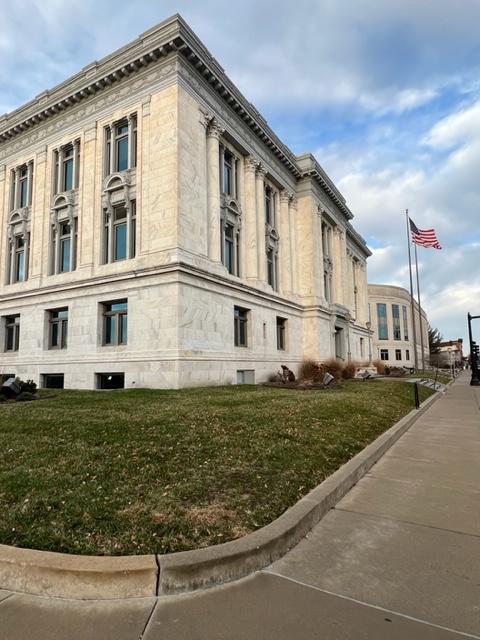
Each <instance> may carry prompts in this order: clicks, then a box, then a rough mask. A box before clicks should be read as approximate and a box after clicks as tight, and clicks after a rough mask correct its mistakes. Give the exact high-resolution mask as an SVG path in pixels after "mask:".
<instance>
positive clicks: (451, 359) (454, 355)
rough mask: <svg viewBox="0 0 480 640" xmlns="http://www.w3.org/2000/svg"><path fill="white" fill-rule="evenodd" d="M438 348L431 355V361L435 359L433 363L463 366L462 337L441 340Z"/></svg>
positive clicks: (445, 365) (446, 365) (456, 366)
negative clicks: (437, 350)
mask: <svg viewBox="0 0 480 640" xmlns="http://www.w3.org/2000/svg"><path fill="white" fill-rule="evenodd" d="M439 348H440V352H439V353H438V354H433V355H432V356H431V359H432V361H433V360H435V364H438V365H439V366H444V367H450V366H453V367H455V368H456V369H458V368H459V367H462V366H463V361H464V356H463V338H458V339H457V340H448V341H447V342H441V343H440V345H439ZM432 364H433V362H432Z"/></svg>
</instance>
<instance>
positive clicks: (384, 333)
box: [377, 302, 388, 340]
mask: <svg viewBox="0 0 480 640" xmlns="http://www.w3.org/2000/svg"><path fill="white" fill-rule="evenodd" d="M377 320H378V339H379V340H388V324H387V305H386V304H384V303H383V302H379V303H377Z"/></svg>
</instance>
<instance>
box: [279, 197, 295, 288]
mask: <svg viewBox="0 0 480 640" xmlns="http://www.w3.org/2000/svg"><path fill="white" fill-rule="evenodd" d="M291 198H292V194H291V193H289V192H288V191H286V190H285V189H284V190H283V191H281V192H280V250H279V256H278V259H279V260H280V274H281V276H280V288H279V290H280V292H281V293H282V294H284V295H291V294H292V292H293V286H292V253H291V251H292V247H291V232H290V200H291Z"/></svg>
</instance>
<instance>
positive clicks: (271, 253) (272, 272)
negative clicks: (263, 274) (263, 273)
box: [267, 247, 278, 290]
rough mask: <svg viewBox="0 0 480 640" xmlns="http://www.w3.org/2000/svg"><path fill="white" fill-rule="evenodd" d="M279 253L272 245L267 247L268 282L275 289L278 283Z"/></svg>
mask: <svg viewBox="0 0 480 640" xmlns="http://www.w3.org/2000/svg"><path fill="white" fill-rule="evenodd" d="M277 271H278V270H277V254H276V253H275V250H274V249H273V248H272V247H268V249H267V282H268V284H269V285H270V286H271V287H272V288H273V289H275V290H277V288H278V287H277V285H278V273H277Z"/></svg>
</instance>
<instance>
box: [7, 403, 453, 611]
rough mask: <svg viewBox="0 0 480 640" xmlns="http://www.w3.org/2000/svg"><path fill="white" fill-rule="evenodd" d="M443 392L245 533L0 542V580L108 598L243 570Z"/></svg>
mask: <svg viewBox="0 0 480 640" xmlns="http://www.w3.org/2000/svg"><path fill="white" fill-rule="evenodd" d="M440 396H441V394H440V393H436V394H435V395H433V396H431V397H430V398H428V399H427V400H426V401H425V402H424V403H423V404H422V406H421V407H420V409H418V410H413V411H411V412H410V413H409V414H408V415H407V416H405V417H404V418H403V419H402V420H400V422H398V423H397V424H396V425H394V426H393V427H391V428H390V429H389V430H388V431H386V432H385V433H383V434H382V435H381V436H380V437H378V438H377V439H376V440H375V441H374V442H372V443H371V444H370V445H368V446H367V447H366V448H365V449H364V450H363V451H361V452H360V453H359V454H357V455H356V456H355V457H354V458H352V460H350V461H349V462H347V463H346V464H345V465H343V466H342V467H341V468H340V469H338V471H336V472H335V473H334V474H333V475H331V476H330V477H329V478H327V479H326V480H325V481H324V482H322V484H320V485H319V486H318V487H316V488H315V489H313V490H312V491H311V492H310V493H309V494H308V495H307V496H305V497H304V498H302V499H301V500H300V501H299V502H297V504H295V505H293V506H292V507H291V508H290V509H288V510H287V511H286V512H285V513H284V514H282V515H281V516H280V517H279V518H277V519H276V520H275V521H274V522H272V523H271V524H269V525H267V526H266V527H263V528H262V529H259V530H258V531H255V532H254V533H251V534H249V535H247V536H245V537H244V538H240V539H239V540H234V541H232V542H227V543H225V544H221V545H218V546H214V547H207V548H205V549H199V550H197V551H185V552H182V553H172V554H168V555H159V556H156V557H155V556H153V555H149V556H127V557H119V558H111V557H92V556H74V555H64V554H61V553H51V552H48V551H34V550H30V549H19V548H16V547H8V546H5V545H0V588H2V589H6V590H8V591H14V592H19V593H27V594H31V595H42V596H47V597H53V598H72V599H82V600H90V599H95V600H113V599H122V598H143V597H155V596H161V595H173V594H179V593H185V592H188V591H194V590H196V589H203V588H206V587H210V586H213V585H216V584H222V583H224V582H229V581H231V580H237V579H239V578H242V577H244V576H246V575H248V574H250V573H253V572H254V571H258V570H259V569H262V568H264V567H266V566H268V565H269V564H270V563H272V562H273V561H274V560H277V559H278V558H280V557H282V556H283V555H285V554H286V553H287V552H288V551H289V550H290V549H291V548H292V547H294V546H295V545H296V544H297V543H298V542H299V541H300V540H301V539H302V537H304V536H305V535H306V534H307V533H308V531H310V529H311V528H312V527H313V526H314V525H315V524H317V522H319V520H321V518H322V517H323V516H324V515H325V514H326V513H327V512H328V511H329V509H331V508H332V507H333V506H334V505H335V504H336V503H337V502H338V501H339V500H340V499H341V498H342V497H343V496H344V495H345V494H346V493H347V492H348V491H349V490H350V489H351V488H352V487H353V486H354V485H355V484H356V483H357V482H358V481H359V480H360V478H362V476H364V475H365V473H367V471H368V470H369V469H370V468H371V467H372V466H373V465H374V464H375V463H376V462H377V461H378V460H379V459H380V458H381V457H382V456H383V455H384V454H385V452H386V451H388V449H389V448H390V447H391V446H392V445H393V444H394V443H395V441H396V440H398V438H400V436H402V435H403V434H404V433H405V432H406V431H407V430H408V429H409V428H410V427H411V426H412V425H413V424H414V423H415V422H416V421H417V419H418V418H419V417H420V416H421V415H422V414H423V413H424V412H425V411H426V410H427V409H428V408H429V407H430V406H431V405H432V404H433V403H434V402H435V401H436V400H437V399H438V398H439V397H440Z"/></svg>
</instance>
